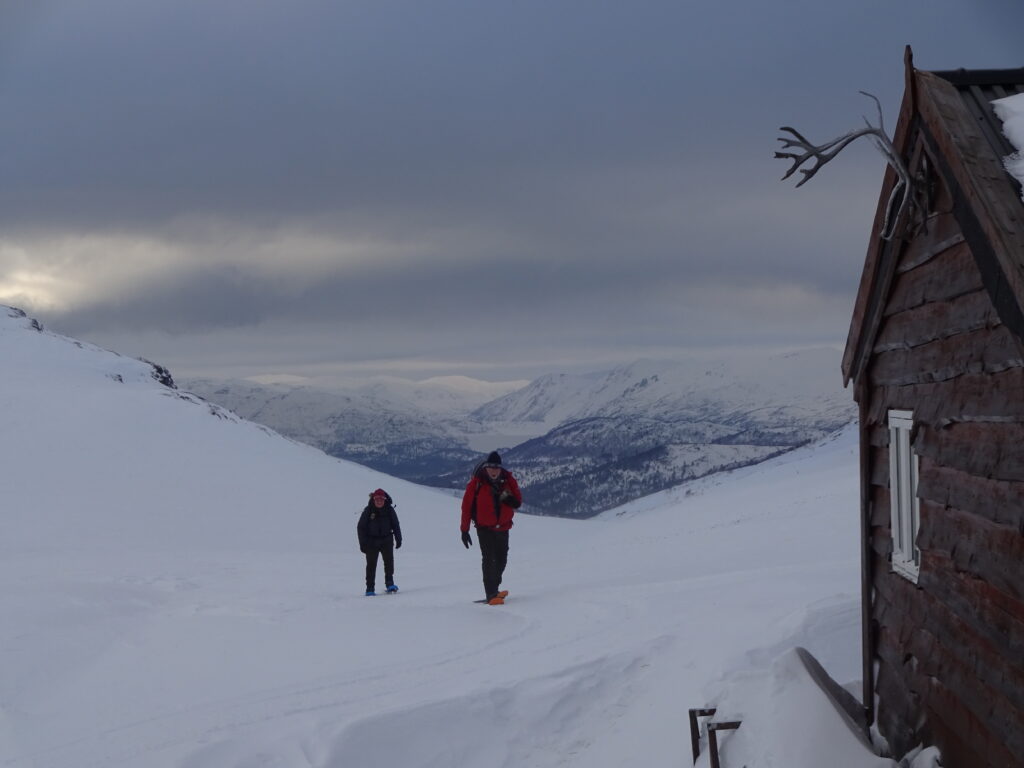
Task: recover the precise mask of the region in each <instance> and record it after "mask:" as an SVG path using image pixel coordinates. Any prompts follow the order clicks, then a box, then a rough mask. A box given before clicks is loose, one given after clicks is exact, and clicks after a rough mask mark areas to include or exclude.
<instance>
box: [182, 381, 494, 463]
mask: <svg viewBox="0 0 1024 768" xmlns="http://www.w3.org/2000/svg"><path fill="white" fill-rule="evenodd" d="M181 386H182V387H183V388H185V389H187V390H189V391H191V392H194V393H196V394H198V395H200V396H202V397H204V398H206V399H208V400H211V401H212V402H215V403H217V404H218V405H221V406H223V407H225V408H228V409H230V410H231V411H233V412H234V413H236V414H238V415H239V416H241V417H242V418H245V419H249V420H251V421H255V422H258V423H260V424H264V425H266V426H268V427H270V428H272V429H274V430H276V431H278V432H280V433H281V434H283V435H287V436H288V437H291V438H293V439H295V440H299V441H300V442H303V443H307V444H309V445H312V446H315V447H317V448H319V449H320V450H322V451H324V452H325V453H327V454H329V455H331V456H336V457H338V458H343V459H348V460H350V461H355V462H358V463H360V464H364V465H366V466H368V467H372V468H373V469H377V470H380V471H382V472H388V473H389V474H393V475H396V476H399V477H404V478H407V479H409V480H413V481H416V480H422V479H424V478H427V477H431V476H433V475H436V474H439V473H442V472H447V471H450V470H451V468H452V467H453V466H458V467H461V466H464V465H465V464H467V463H471V462H472V461H473V460H474V457H475V456H476V453H475V452H474V451H472V450H471V449H470V448H469V447H468V446H467V445H466V441H465V439H464V437H463V436H462V434H461V433H460V432H458V431H456V430H454V429H453V428H452V427H451V426H450V419H451V414H452V412H453V411H454V412H457V413H465V411H466V410H468V408H470V407H473V405H475V404H477V403H478V400H479V395H478V394H475V395H471V394H465V393H462V392H460V391H458V390H454V389H451V388H448V387H445V386H443V385H437V384H430V383H426V382H424V383H421V384H420V385H419V386H414V385H413V383H412V382H396V381H393V380H374V381H372V382H359V383H356V384H354V385H352V386H350V387H349V388H348V389H341V390H336V391H329V390H323V389H317V388H314V387H310V386H298V387H296V386H292V385H288V384H273V383H271V384H261V383H257V382H251V381H237V380H233V381H213V380H208V379H189V380H186V381H183V382H182V383H181Z"/></svg>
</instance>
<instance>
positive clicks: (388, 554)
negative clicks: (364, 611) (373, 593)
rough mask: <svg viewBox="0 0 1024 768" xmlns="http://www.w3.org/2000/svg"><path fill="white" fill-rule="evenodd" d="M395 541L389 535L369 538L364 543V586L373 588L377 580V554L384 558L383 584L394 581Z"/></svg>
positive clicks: (387, 585)
mask: <svg viewBox="0 0 1024 768" xmlns="http://www.w3.org/2000/svg"><path fill="white" fill-rule="evenodd" d="M394 546H395V542H394V540H393V539H392V538H391V537H390V536H389V537H388V538H386V539H378V540H373V539H371V540H370V541H368V542H367V543H366V588H367V589H369V590H372V589H374V582H376V580H377V555H380V556H381V558H383V560H384V586H385V587H390V586H391V585H392V584H394V583H395V549H394Z"/></svg>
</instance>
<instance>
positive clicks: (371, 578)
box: [356, 488, 402, 597]
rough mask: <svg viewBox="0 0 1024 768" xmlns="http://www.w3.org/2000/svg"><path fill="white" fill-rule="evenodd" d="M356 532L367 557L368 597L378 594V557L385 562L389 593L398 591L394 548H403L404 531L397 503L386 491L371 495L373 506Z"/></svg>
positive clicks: (380, 489) (361, 516) (365, 512)
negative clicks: (376, 583)
mask: <svg viewBox="0 0 1024 768" xmlns="http://www.w3.org/2000/svg"><path fill="white" fill-rule="evenodd" d="M356 533H357V534H359V551H360V552H362V553H363V554H365V555H366V596H367V597H372V596H373V595H374V594H376V593H375V592H374V587H375V582H376V580H377V555H380V556H381V557H382V558H383V560H384V586H385V587H386V588H387V591H388V592H397V591H398V587H396V586H395V552H394V549H399V548H400V547H401V546H402V528H401V526H400V525H399V523H398V514H397V513H396V512H395V505H394V502H393V501H392V500H391V497H390V496H389V495H388V494H387V491H385V490H384V489H383V488H378V489H377V490H375V491H374V492H373V493H371V494H370V503H369V504H367V505H366V508H365V509H364V510H363V514H362V515H360V516H359V523H358V525H356ZM392 544H394V549H392Z"/></svg>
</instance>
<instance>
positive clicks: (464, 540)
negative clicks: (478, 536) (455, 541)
mask: <svg viewBox="0 0 1024 768" xmlns="http://www.w3.org/2000/svg"><path fill="white" fill-rule="evenodd" d="M462 543H463V544H464V545H465V547H466V549H469V548H470V547H471V546H472V544H473V540H472V539H471V538H469V531H463V532H462Z"/></svg>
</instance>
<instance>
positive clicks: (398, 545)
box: [395, 539, 402, 549]
mask: <svg viewBox="0 0 1024 768" xmlns="http://www.w3.org/2000/svg"><path fill="white" fill-rule="evenodd" d="M401 548H402V540H401V539H395V549H401Z"/></svg>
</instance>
